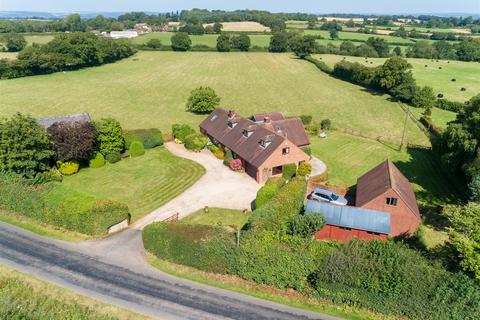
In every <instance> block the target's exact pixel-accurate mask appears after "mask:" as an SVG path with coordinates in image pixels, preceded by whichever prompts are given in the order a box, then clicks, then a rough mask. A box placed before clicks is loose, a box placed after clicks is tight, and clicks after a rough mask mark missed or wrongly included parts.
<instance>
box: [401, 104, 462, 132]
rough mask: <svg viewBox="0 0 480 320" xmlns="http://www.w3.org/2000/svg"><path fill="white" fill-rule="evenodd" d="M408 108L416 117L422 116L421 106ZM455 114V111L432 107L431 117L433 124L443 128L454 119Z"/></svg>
mask: <svg viewBox="0 0 480 320" xmlns="http://www.w3.org/2000/svg"><path fill="white" fill-rule="evenodd" d="M410 110H411V111H412V113H413V114H414V115H415V117H416V118H417V119H420V118H421V117H422V115H423V111H424V109H422V108H410ZM456 116H457V114H456V113H455V112H452V111H447V110H442V109H438V108H433V109H432V115H431V118H432V121H433V123H434V124H435V126H437V127H439V128H442V129H445V128H446V127H447V125H448V123H449V122H450V121H453V120H455V118H456Z"/></svg>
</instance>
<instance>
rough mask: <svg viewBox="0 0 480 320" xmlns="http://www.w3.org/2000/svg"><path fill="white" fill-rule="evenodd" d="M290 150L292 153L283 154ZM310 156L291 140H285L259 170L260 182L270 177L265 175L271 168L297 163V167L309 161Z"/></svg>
mask: <svg viewBox="0 0 480 320" xmlns="http://www.w3.org/2000/svg"><path fill="white" fill-rule="evenodd" d="M287 147H288V148H290V152H289V153H288V154H287V155H284V154H282V150H283V148H287ZM309 160H310V156H309V155H308V154H306V153H305V152H303V150H302V149H300V148H299V147H297V146H296V145H295V144H293V143H292V142H291V141H289V140H285V142H284V143H282V144H281V145H280V146H278V147H277V149H276V150H275V151H274V152H273V153H272V154H271V155H270V157H268V159H267V160H265V161H264V162H263V164H262V166H261V167H259V168H258V174H259V179H258V180H257V181H258V182H260V183H262V182H265V181H266V180H267V179H268V178H269V176H268V174H265V171H269V170H270V169H271V168H275V167H279V166H283V165H285V164H288V163H295V164H296V165H297V166H298V165H299V164H300V162H303V161H309Z"/></svg>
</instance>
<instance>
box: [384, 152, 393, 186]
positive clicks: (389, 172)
mask: <svg viewBox="0 0 480 320" xmlns="http://www.w3.org/2000/svg"><path fill="white" fill-rule="evenodd" d="M385 161H386V162H387V172H388V184H389V186H390V188H392V189H394V187H393V182H394V178H393V173H392V164H393V163H392V161H390V159H389V158H387V160H385Z"/></svg>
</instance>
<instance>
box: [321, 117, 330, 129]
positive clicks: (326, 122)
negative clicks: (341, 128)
mask: <svg viewBox="0 0 480 320" xmlns="http://www.w3.org/2000/svg"><path fill="white" fill-rule="evenodd" d="M331 127H332V121H331V120H330V119H323V120H322V121H321V122H320V128H322V130H330V128H331Z"/></svg>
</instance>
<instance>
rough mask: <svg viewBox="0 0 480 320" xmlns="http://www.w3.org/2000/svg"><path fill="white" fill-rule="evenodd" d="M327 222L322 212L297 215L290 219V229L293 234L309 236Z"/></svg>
mask: <svg viewBox="0 0 480 320" xmlns="http://www.w3.org/2000/svg"><path fill="white" fill-rule="evenodd" d="M325 224H326V221H325V218H324V217H323V216H322V215H320V214H308V215H297V216H295V217H294V218H293V219H292V220H291V221H290V224H289V231H290V234H292V235H298V236H301V237H304V238H308V237H311V236H312V235H313V234H314V233H315V232H317V231H318V230H320V229H321V228H322V227H323V226H325Z"/></svg>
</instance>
